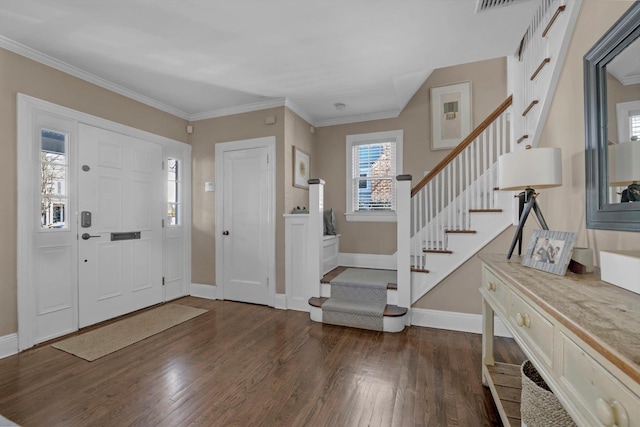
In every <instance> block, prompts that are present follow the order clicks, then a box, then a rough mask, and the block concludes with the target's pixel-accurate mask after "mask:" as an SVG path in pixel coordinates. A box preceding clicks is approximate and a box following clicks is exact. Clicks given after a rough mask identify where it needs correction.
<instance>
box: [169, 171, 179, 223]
mask: <svg viewBox="0 0 640 427" xmlns="http://www.w3.org/2000/svg"><path fill="white" fill-rule="evenodd" d="M167 169H168V171H167V172H168V173H167V201H168V202H169V204H168V209H167V225H179V224H180V196H181V194H180V185H181V183H180V161H179V160H176V159H168V160H167Z"/></svg>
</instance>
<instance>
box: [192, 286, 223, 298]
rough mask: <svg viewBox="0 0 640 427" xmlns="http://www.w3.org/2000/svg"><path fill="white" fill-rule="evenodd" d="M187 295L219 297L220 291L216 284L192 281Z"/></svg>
mask: <svg viewBox="0 0 640 427" xmlns="http://www.w3.org/2000/svg"><path fill="white" fill-rule="evenodd" d="M189 295H191V296H192V297H198V298H206V299H220V293H219V290H218V287H217V286H216V285H203V284H200V283H192V284H191V286H190V287H189Z"/></svg>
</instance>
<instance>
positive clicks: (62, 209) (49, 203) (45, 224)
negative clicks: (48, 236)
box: [40, 197, 67, 229]
mask: <svg viewBox="0 0 640 427" xmlns="http://www.w3.org/2000/svg"><path fill="white" fill-rule="evenodd" d="M40 225H41V228H47V229H49V228H67V200H66V199H60V198H52V197H42V199H41V201H40Z"/></svg>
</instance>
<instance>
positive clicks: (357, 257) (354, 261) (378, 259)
mask: <svg viewBox="0 0 640 427" xmlns="http://www.w3.org/2000/svg"><path fill="white" fill-rule="evenodd" d="M338 264H339V265H341V266H343V267H359V268H379V269H384V270H395V269H396V265H397V263H396V256H395V255H376V254H355V253H344V252H340V253H339V254H338Z"/></svg>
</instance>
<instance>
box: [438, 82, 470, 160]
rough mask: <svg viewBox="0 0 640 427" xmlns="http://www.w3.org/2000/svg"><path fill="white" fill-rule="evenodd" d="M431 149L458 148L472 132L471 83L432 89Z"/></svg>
mask: <svg viewBox="0 0 640 427" xmlns="http://www.w3.org/2000/svg"><path fill="white" fill-rule="evenodd" d="M431 129H432V135H431V149H432V150H448V149H451V148H454V147H456V146H457V145H458V144H460V142H462V140H463V139H464V138H465V137H466V136H467V135H469V133H470V132H471V82H462V83H457V84H453V85H449V86H440V87H432V88H431Z"/></svg>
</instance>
